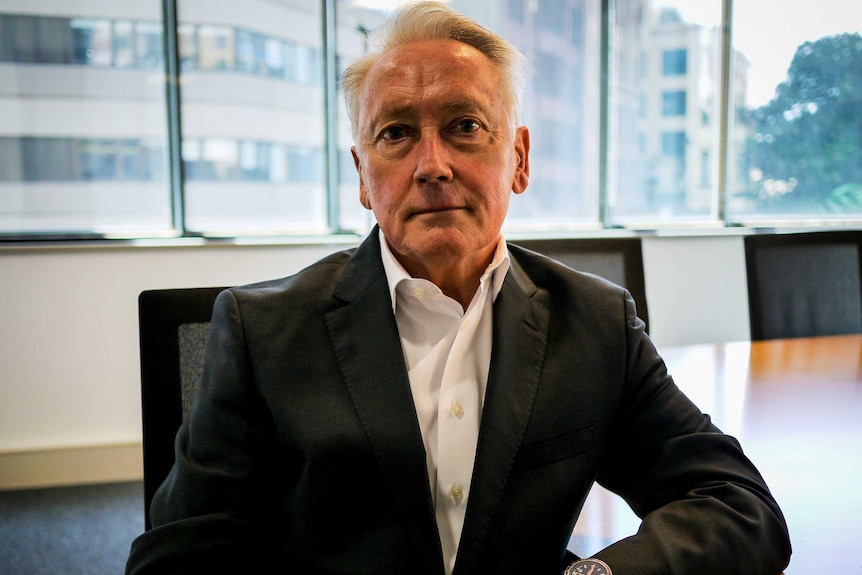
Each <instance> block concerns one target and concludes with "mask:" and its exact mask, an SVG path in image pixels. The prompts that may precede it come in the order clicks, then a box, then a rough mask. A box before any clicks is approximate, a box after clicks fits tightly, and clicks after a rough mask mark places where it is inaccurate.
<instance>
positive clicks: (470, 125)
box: [455, 119, 481, 134]
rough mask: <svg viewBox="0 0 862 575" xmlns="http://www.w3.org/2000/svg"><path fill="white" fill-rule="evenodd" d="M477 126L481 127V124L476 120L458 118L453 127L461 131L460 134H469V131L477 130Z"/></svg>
mask: <svg viewBox="0 0 862 575" xmlns="http://www.w3.org/2000/svg"><path fill="white" fill-rule="evenodd" d="M479 128H481V126H480V125H479V122H477V121H476V120H470V119H465V120H459V121H458V122H457V123H456V124H455V129H456V130H457V131H458V132H461V133H462V134H471V133H473V132H475V131H477V130H479Z"/></svg>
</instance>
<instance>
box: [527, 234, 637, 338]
mask: <svg viewBox="0 0 862 575" xmlns="http://www.w3.org/2000/svg"><path fill="white" fill-rule="evenodd" d="M512 243H515V244H518V245H519V246H522V247H525V248H527V249H529V250H533V251H536V252H539V253H541V254H544V255H546V256H548V257H551V258H554V259H555V260H557V261H560V262H562V263H564V264H566V265H567V266H569V267H570V268H574V269H576V270H578V271H583V272H589V273H592V274H595V275H598V276H601V277H603V278H605V279H607V280H610V281H612V282H614V283H615V284H617V285H621V286H622V287H624V288H626V289H627V290H629V292H630V293H631V294H632V297H633V298H634V300H635V304H636V305H637V309H638V316H639V317H640V318H641V319H642V320H643V321H644V323H645V324H646V330H647V332H649V309H648V307H647V298H646V282H645V280H644V264H643V252H642V250H641V240H640V238H572V239H553V240H551V239H549V240H521V241H518V240H514V241H513V242H512Z"/></svg>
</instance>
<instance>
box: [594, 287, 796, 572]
mask: <svg viewBox="0 0 862 575" xmlns="http://www.w3.org/2000/svg"><path fill="white" fill-rule="evenodd" d="M627 316H628V318H627V323H628V326H627V339H628V349H627V367H626V381H625V390H624V393H623V399H622V402H621V407H620V411H619V413H618V416H617V421H616V422H615V426H614V431H613V433H612V434H611V437H610V439H609V441H608V444H607V446H606V449H605V452H604V454H603V457H602V462H601V465H600V468H599V474H598V476H597V480H598V482H599V483H600V484H601V485H603V486H604V487H606V488H608V489H609V490H611V491H613V492H615V493H617V494H619V495H620V496H621V497H622V498H623V499H625V500H626V502H628V504H629V505H630V506H631V507H632V509H633V510H634V512H635V513H636V514H637V515H638V516H639V517H640V518H641V519H642V523H641V526H640V528H639V530H638V532H637V534H636V535H634V536H632V537H629V538H627V539H623V540H622V541H619V542H617V543H615V544H613V545H611V546H610V547H608V548H607V549H605V550H603V551H601V552H599V553H597V554H596V556H597V557H599V558H600V559H603V560H604V561H605V562H607V563H608V565H610V566H611V568H612V569H613V571H614V573H615V575H627V574H630V573H637V574H644V575H645V574H653V573H654V574H656V575H658V574H668V573H680V574H689V573H698V574H699V575H708V574H710V573H715V574H719V573H721V574H724V573H727V572H729V571H730V572H733V573H735V574H740V575H741V574H744V573H750V574H752V575H754V574H763V575H776V574H778V573H779V572H781V570H782V569H783V568H785V567H786V566H787V564H788V561H789V557H790V541H789V536H788V531H787V525H786V523H785V520H784V517H783V515H782V513H781V511H780V509H779V507H778V504H777V503H776V501H775V500H774V499H773V497H772V495H771V494H770V492H769V489H768V488H767V486H766V484H765V482H764V480H763V478H762V477H761V475H760V474H759V472H758V471H757V469H756V468H755V467H754V465H753V464H752V462H751V461H749V460H748V458H747V457H746V456H745V455H744V453H743V451H742V448H741V447H740V445H739V443H738V442H737V441H736V439H734V438H733V437H730V436H728V435H725V434H723V433H722V432H721V431H720V430H719V429H718V428H716V426H715V425H713V424H712V423H711V421H710V418H709V416H708V415H705V414H703V413H701V411H700V410H699V409H698V408H697V407H696V406H695V405H694V404H692V402H691V401H689V400H688V398H686V397H685V395H684V394H683V393H682V392H681V391H680V390H679V389H678V388H677V386H676V385H675V384H674V382H673V380H672V379H671V377H670V376H669V375H668V373H667V369H666V367H665V364H664V362H663V361H662V359H661V358H660V357H659V355H658V354H657V352H656V350H655V348H654V346H653V344H652V343H651V341H650V340H649V337H648V336H647V335H646V334H645V333H644V331H643V323H642V322H641V321H640V320H639V319H637V317H636V315H635V310H634V303H633V302H632V301H631V300H630V299H629V301H628V302H627Z"/></svg>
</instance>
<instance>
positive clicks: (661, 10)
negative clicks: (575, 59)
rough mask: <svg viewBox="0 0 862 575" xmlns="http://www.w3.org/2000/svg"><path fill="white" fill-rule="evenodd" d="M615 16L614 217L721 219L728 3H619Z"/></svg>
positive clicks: (636, 221) (631, 220)
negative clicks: (723, 45) (721, 111)
mask: <svg viewBox="0 0 862 575" xmlns="http://www.w3.org/2000/svg"><path fill="white" fill-rule="evenodd" d="M615 17H616V19H615V21H614V22H613V28H614V33H613V52H612V54H611V62H612V76H611V81H612V84H611V111H610V122H609V124H610V128H609V129H610V154H609V159H608V163H609V165H608V202H609V206H608V208H609V214H610V218H611V220H612V221H613V223H616V224H623V225H631V226H637V225H661V224H663V223H674V222H696V221H708V220H715V219H716V218H717V216H718V209H717V208H718V189H717V179H716V178H715V177H713V174H715V173H717V170H718V166H717V161H718V142H719V124H718V118H719V114H718V111H719V110H718V106H719V104H720V102H719V92H718V91H719V89H720V85H719V82H720V78H721V27H720V23H721V0H663V1H657V2H654V3H648V2H644V1H643V0H618V1H617V3H616V11H615Z"/></svg>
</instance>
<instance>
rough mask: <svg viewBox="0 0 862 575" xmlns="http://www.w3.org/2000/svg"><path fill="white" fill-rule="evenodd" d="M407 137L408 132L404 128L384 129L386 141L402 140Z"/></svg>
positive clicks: (391, 127)
mask: <svg viewBox="0 0 862 575" xmlns="http://www.w3.org/2000/svg"><path fill="white" fill-rule="evenodd" d="M406 137H407V130H406V129H405V128H404V126H387V127H386V128H384V129H383V133H382V138H383V139H384V140H400V139H402V138H406Z"/></svg>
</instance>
